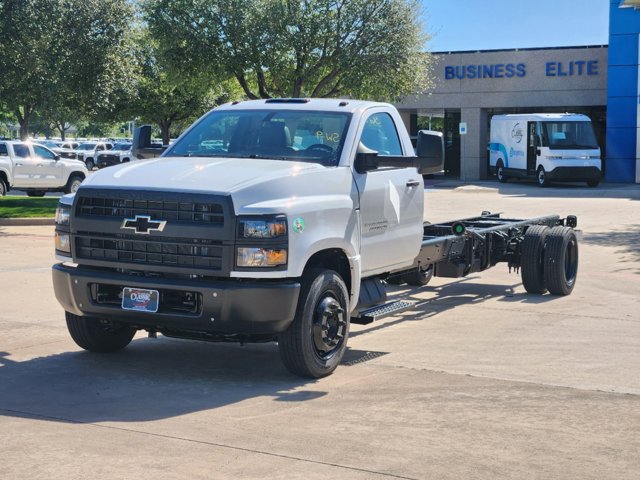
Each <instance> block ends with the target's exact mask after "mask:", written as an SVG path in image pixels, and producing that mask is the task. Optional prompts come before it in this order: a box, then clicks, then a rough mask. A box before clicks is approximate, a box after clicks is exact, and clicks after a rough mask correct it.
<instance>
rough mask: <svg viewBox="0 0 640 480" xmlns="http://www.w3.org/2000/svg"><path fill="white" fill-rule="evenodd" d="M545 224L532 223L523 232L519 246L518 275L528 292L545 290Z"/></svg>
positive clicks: (546, 233) (546, 232) (541, 292)
mask: <svg viewBox="0 0 640 480" xmlns="http://www.w3.org/2000/svg"><path fill="white" fill-rule="evenodd" d="M549 230H550V229H549V227H547V226H546V225H533V226H531V227H529V228H528V229H527V231H526V232H525V234H524V240H523V241H522V245H521V246H520V253H521V255H520V258H521V260H520V275H521V277H522V285H523V286H524V289H525V290H526V291H527V292H529V293H539V294H543V293H546V291H547V285H546V283H545V280H544V268H543V267H544V245H545V242H546V240H547V236H548V235H549Z"/></svg>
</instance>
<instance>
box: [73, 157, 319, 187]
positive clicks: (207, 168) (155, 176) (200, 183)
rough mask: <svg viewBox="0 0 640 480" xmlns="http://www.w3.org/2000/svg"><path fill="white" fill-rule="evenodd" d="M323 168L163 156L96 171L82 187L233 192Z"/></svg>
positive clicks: (292, 163) (238, 159)
mask: <svg viewBox="0 0 640 480" xmlns="http://www.w3.org/2000/svg"><path fill="white" fill-rule="evenodd" d="M326 170H327V168H326V167H324V166H322V165H319V164H317V163H307V162H293V161H284V160H266V159H249V158H203V157H192V158H191V157H166V158H159V159H153V160H137V161H135V162H132V163H124V164H121V165H117V166H115V167H111V168H108V169H105V170H100V171H98V172H96V173H94V174H93V175H91V176H90V177H89V178H88V179H86V180H85V181H84V182H83V183H82V187H83V188H86V187H88V188H126V189H131V188H135V189H140V190H173V191H191V192H203V193H214V192H215V193H233V192H235V191H239V190H242V189H244V188H247V187H250V186H254V185H257V184H260V183H267V182H270V181H273V180H275V179H278V178H285V177H295V176H298V175H301V174H303V173H310V172H313V171H326Z"/></svg>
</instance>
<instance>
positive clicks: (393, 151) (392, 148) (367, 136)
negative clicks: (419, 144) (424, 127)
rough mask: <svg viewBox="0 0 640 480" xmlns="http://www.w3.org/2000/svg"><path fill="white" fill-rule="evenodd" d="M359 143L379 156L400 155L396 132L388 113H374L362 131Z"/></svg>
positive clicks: (400, 148) (400, 150) (398, 139)
mask: <svg viewBox="0 0 640 480" xmlns="http://www.w3.org/2000/svg"><path fill="white" fill-rule="evenodd" d="M360 141H361V142H362V143H363V145H364V146H365V147H367V148H370V149H371V150H375V151H376V152H378V153H379V154H380V155H402V147H401V145H400V138H399V137H398V131H397V130H396V126H395V124H394V123H393V119H392V118H391V116H390V115H389V114H388V113H384V112H381V113H374V114H373V115H371V116H370V117H369V118H368V119H367V121H366V123H365V125H364V128H363V129H362V136H361V137H360Z"/></svg>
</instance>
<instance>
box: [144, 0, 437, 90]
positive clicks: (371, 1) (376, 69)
mask: <svg viewBox="0 0 640 480" xmlns="http://www.w3.org/2000/svg"><path fill="white" fill-rule="evenodd" d="M145 12H146V19H147V21H148V22H149V25H150V28H151V30H152V32H153V33H154V36H156V37H157V38H159V39H160V40H161V46H162V48H163V49H164V50H165V52H166V55H167V58H168V59H169V60H170V61H171V62H172V64H174V65H176V67H177V68H182V69H190V68H193V65H194V64H196V65H200V66H201V67H200V68H202V67H209V68H216V69H222V70H223V71H224V72H226V73H228V74H229V75H232V76H233V77H235V78H236V79H237V81H238V83H239V84H240V86H241V87H242V89H243V91H244V93H245V95H246V96H247V97H248V98H269V97H273V96H278V97H287V96H290V97H300V96H312V97H335V96H338V95H342V96H353V97H360V98H377V99H397V98H399V97H401V96H403V95H406V94H409V93H418V92H422V91H425V90H426V89H427V88H428V87H429V86H430V84H431V83H430V82H431V81H430V78H431V75H430V65H431V57H430V56H429V55H428V54H425V53H423V52H422V48H423V46H424V43H425V41H426V39H427V36H426V35H425V34H424V33H423V29H422V25H421V24H420V23H419V20H418V19H419V18H420V8H419V3H418V2H417V1H415V0H300V1H293V0H148V1H147V2H146V3H145Z"/></svg>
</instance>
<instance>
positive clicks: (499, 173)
mask: <svg viewBox="0 0 640 480" xmlns="http://www.w3.org/2000/svg"><path fill="white" fill-rule="evenodd" d="M496 177H497V178H498V181H499V182H500V183H506V181H507V180H508V179H509V177H507V175H506V174H505V173H504V164H503V163H502V160H498V163H497V165H496Z"/></svg>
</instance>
